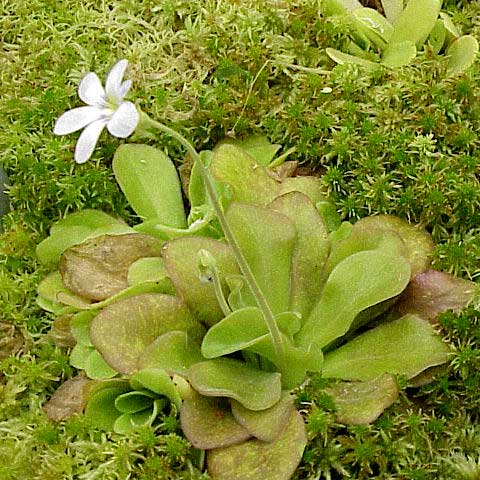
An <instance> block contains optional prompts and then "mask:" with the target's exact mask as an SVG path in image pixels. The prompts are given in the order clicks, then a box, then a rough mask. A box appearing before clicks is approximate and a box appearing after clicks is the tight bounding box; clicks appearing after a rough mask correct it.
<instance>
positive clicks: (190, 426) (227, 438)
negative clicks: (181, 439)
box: [180, 393, 251, 450]
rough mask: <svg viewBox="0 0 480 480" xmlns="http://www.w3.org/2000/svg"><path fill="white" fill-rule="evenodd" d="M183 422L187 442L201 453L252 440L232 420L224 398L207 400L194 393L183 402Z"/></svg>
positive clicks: (247, 433) (208, 398)
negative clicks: (200, 450) (201, 451)
mask: <svg viewBox="0 0 480 480" xmlns="http://www.w3.org/2000/svg"><path fill="white" fill-rule="evenodd" d="M180 422H181V425H182V430H183V433H184V434H185V436H186V437H187V438H188V441H189V442H190V443H191V444H192V445H193V446H194V447H196V448H201V449H202V450H208V449H211V448H219V447H225V446H227V445H232V444H234V443H239V442H243V441H245V440H247V439H248V438H250V437H251V434H250V433H249V432H248V431H247V430H246V429H245V428H244V427H242V426H241V425H240V424H239V423H238V422H237V421H236V420H235V419H234V418H233V415H232V413H231V411H230V405H229V404H228V402H227V401H226V400H225V399H223V398H215V397H204V396H202V395H198V394H197V393H195V394H194V395H192V397H191V398H187V399H185V400H184V402H183V404H182V408H181V409H180Z"/></svg>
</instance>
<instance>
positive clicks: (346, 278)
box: [296, 250, 410, 348]
mask: <svg viewBox="0 0 480 480" xmlns="http://www.w3.org/2000/svg"><path fill="white" fill-rule="evenodd" d="M409 280H410V266H409V264H408V263H407V262H406V261H405V260H404V259H403V258H401V257H397V256H393V255H391V254H389V253H385V252H383V251H381V250H366V251H363V252H359V253H356V254H354V255H351V256H349V257H347V258H346V259H345V260H343V261H342V262H340V263H339V264H338V265H337V266H336V267H335V268H334V270H333V271H332V273H331V274H330V276H329V277H328V280H327V283H326V285H325V288H324V290H323V293H322V298H321V299H320V301H319V302H318V304H317V305H316V306H315V308H314V309H313V311H312V313H311V315H310V317H309V318H308V319H307V321H306V323H305V324H304V326H303V328H302V329H301V330H300V332H299V334H298V335H297V339H296V340H297V342H298V344H299V345H302V346H308V345H310V344H312V343H313V344H314V345H316V346H317V347H320V348H323V347H325V346H327V345H328V344H329V343H330V342H332V341H333V340H335V339H336V338H338V337H340V336H342V335H344V334H345V333H346V332H347V331H348V329H349V328H350V325H351V324H352V322H353V320H354V319H355V317H356V315H357V314H358V313H360V312H361V311H362V310H365V309H366V308H368V307H370V306H372V305H375V304H377V303H380V302H382V301H384V300H387V299H388V298H392V297H394V296H395V295H398V294H399V293H401V292H402V291H403V290H404V289H405V287H406V286H407V284H408V282H409Z"/></svg>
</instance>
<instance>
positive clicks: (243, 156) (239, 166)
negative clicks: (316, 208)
mask: <svg viewBox="0 0 480 480" xmlns="http://www.w3.org/2000/svg"><path fill="white" fill-rule="evenodd" d="M210 170H211V172H212V175H213V177H214V179H215V180H217V181H219V182H223V183H226V184H227V185H228V186H229V188H230V191H231V192H232V200H233V201H234V202H240V203H248V204H254V205H266V204H267V203H269V202H271V201H272V200H273V199H274V198H275V196H276V195H277V194H278V192H279V190H280V184H279V182H277V181H276V180H274V179H273V178H272V177H271V176H270V175H269V174H268V172H267V168H266V167H263V166H261V165H259V164H258V163H257V162H256V161H255V160H254V158H253V157H251V156H250V155H248V153H246V152H245V151H244V150H243V149H241V148H239V147H236V146H234V145H228V144H224V145H221V146H220V147H218V148H217V149H215V151H214V156H213V160H212V164H211V166H210Z"/></svg>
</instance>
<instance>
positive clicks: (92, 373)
mask: <svg viewBox="0 0 480 480" xmlns="http://www.w3.org/2000/svg"><path fill="white" fill-rule="evenodd" d="M85 373H86V374H87V377H88V378H91V379H92V380H104V379H108V378H112V377H114V376H115V375H117V371H116V370H114V369H113V368H111V367H110V365H108V363H107V362H105V360H104V359H103V357H102V356H101V355H100V353H98V352H97V351H96V350H94V349H92V351H91V352H90V355H88V357H87V358H86V360H85Z"/></svg>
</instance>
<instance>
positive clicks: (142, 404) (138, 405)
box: [115, 391, 155, 413]
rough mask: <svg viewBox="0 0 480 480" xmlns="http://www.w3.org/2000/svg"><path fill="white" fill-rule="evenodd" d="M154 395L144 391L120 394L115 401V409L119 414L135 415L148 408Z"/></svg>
mask: <svg viewBox="0 0 480 480" xmlns="http://www.w3.org/2000/svg"><path fill="white" fill-rule="evenodd" d="M154 398H155V395H153V394H152V393H150V392H146V391H131V392H127V393H122V395H119V396H118V397H117V398H116V399H115V408H116V409H117V410H118V411H119V412H120V413H136V412H141V411H142V410H145V409H146V408H149V407H151V406H152V404H153V399H154Z"/></svg>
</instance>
